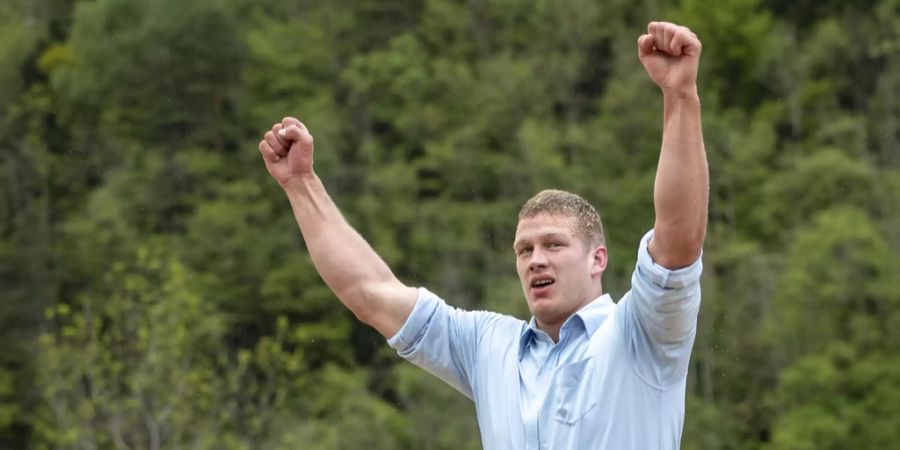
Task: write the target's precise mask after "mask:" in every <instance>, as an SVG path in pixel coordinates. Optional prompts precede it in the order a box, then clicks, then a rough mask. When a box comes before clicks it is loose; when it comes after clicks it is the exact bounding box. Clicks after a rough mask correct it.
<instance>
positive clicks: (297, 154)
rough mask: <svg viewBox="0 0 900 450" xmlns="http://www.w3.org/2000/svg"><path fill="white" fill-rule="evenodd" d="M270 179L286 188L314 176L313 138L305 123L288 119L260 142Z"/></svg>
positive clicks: (260, 150) (276, 125)
mask: <svg viewBox="0 0 900 450" xmlns="http://www.w3.org/2000/svg"><path fill="white" fill-rule="evenodd" d="M259 152H260V153H262V157H263V160H265V162H266V169H267V170H268V171H269V175H272V178H274V179H275V181H277V182H278V184H280V185H281V186H282V187H285V186H286V185H287V184H289V183H290V182H291V181H292V180H295V179H302V178H303V177H306V176H311V175H313V168H312V166H313V137H312V135H311V134H309V130H307V129H306V125H304V124H303V122H300V121H299V120H297V119H295V118H293V117H285V118H284V120H282V121H281V123H276V124H274V125H273V126H272V130H271V131H268V132H266V135H265V137H264V138H263V140H261V141H259Z"/></svg>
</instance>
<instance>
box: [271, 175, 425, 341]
mask: <svg viewBox="0 0 900 450" xmlns="http://www.w3.org/2000/svg"><path fill="white" fill-rule="evenodd" d="M283 187H284V190H285V193H286V194H287V196H288V199H289V200H290V203H291V207H292V208H293V211H294V217H295V218H296V220H297V224H298V225H299V226H300V231H301V233H302V234H303V238H304V241H305V242H306V245H307V249H308V250H309V254H310V257H311V258H312V261H313V264H314V265H315V266H316V270H317V271H318V272H319V275H320V276H321V277H322V279H323V280H324V281H325V283H326V284H327V285H328V287H329V288H331V290H332V291H333V292H334V293H335V295H337V296H338V298H340V300H341V302H343V303H344V305H346V306H347V308H349V309H350V310H351V311H352V312H353V313H354V314H355V315H356V316H357V317H359V318H360V319H362V320H364V321H366V322H367V323H369V324H370V325H372V326H374V327H375V328H376V329H378V330H379V331H381V332H382V333H383V334H386V335H389V334H393V332H395V331H396V329H395V328H399V326H400V325H402V321H400V322H399V323H397V322H398V321H397V320H391V321H390V323H382V322H383V318H384V317H385V316H387V317H392V318H401V319H402V318H404V317H405V316H406V315H408V313H409V310H411V309H412V305H413V304H414V302H415V295H416V294H415V289H413V288H409V287H406V286H404V285H403V284H402V283H400V281H399V280H397V278H396V277H395V276H394V274H393V273H392V272H391V270H390V268H389V267H388V266H387V264H386V263H385V262H384V260H382V259H381V257H379V256H378V254H377V253H375V251H374V250H373V249H372V247H371V246H370V245H369V244H368V243H367V242H366V241H365V239H363V237H362V236H360V235H359V233H357V232H356V230H354V229H353V228H352V227H351V226H350V224H349V223H347V221H346V220H345V219H344V217H343V215H342V214H341V212H340V211H339V210H338V208H337V206H336V205H335V204H334V202H333V201H332V200H331V198H330V197H329V195H328V193H327V192H326V191H325V187H324V186H323V184H322V182H321V180H319V178H318V177H317V176H315V175H312V176H309V177H305V178H302V179H297V180H294V181H293V182H292V183H290V185H288V186H283ZM384 297H399V298H388V299H385V298H384ZM398 308H399V309H400V310H401V311H395V310H397V309H398ZM385 310H387V311H385ZM404 311H405V313H406V314H403V312H404Z"/></svg>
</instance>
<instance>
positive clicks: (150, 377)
mask: <svg viewBox="0 0 900 450" xmlns="http://www.w3.org/2000/svg"><path fill="white" fill-rule="evenodd" d="M190 278H191V275H190V273H189V272H187V269H186V268H184V267H183V266H182V265H181V264H179V263H178V262H177V261H174V260H171V259H169V258H167V257H166V256H165V253H164V252H163V253H160V251H158V250H153V249H150V248H148V247H139V249H138V252H137V255H136V258H135V259H134V260H131V261H128V262H117V263H114V264H113V266H112V269H111V270H110V271H109V272H108V273H107V275H106V276H105V277H104V283H103V284H104V288H105V289H104V290H106V291H108V292H109V294H108V295H109V297H106V298H100V297H91V298H84V299H83V300H81V301H80V302H78V303H77V304H75V305H69V304H66V303H62V304H60V305H59V306H57V307H55V308H52V309H49V310H48V311H47V319H48V322H49V323H50V324H52V328H51V329H50V331H48V332H47V333H44V334H42V335H41V337H40V339H39V342H38V348H39V353H38V355H39V356H38V358H37V363H36V364H37V369H38V370H37V372H38V374H39V378H38V387H39V388H40V391H41V397H42V400H43V402H44V405H45V410H44V411H42V414H41V415H40V417H39V419H38V421H37V423H36V432H37V435H38V438H39V440H40V441H42V442H44V443H46V445H48V446H50V447H52V448H97V447H103V448H106V447H122V446H127V447H137V448H151V449H155V448H169V447H180V446H185V445H197V446H200V447H202V448H257V447H256V444H253V443H254V442H260V441H262V440H263V439H265V438H266V437H267V430H268V428H269V420H270V419H271V417H272V416H273V415H275V414H276V413H278V412H279V408H281V407H282V406H283V405H284V403H285V401H286V398H287V397H288V395H290V394H291V393H292V392H294V391H295V388H294V384H295V383H294V379H295V377H296V376H297V375H298V374H300V373H301V372H302V370H303V359H302V354H300V353H297V352H290V351H286V350H285V344H286V343H287V341H286V340H285V339H286V338H287V335H288V329H287V328H288V325H287V322H286V321H281V322H279V326H278V333H277V334H276V335H275V336H274V337H272V338H263V339H261V340H260V341H259V342H258V343H257V345H256V346H255V348H253V349H247V350H240V351H238V352H237V353H236V354H234V355H229V354H228V353H225V354H219V353H218V352H217V351H216V350H217V348H218V345H219V344H218V341H219V340H220V339H221V338H222V335H223V331H224V329H223V327H222V326H223V324H224V322H223V320H222V318H221V316H220V315H218V314H216V313H215V312H214V310H212V309H211V305H210V304H208V303H205V302H204V301H203V300H204V299H203V298H201V296H200V295H198V294H197V293H196V292H195V291H194V290H193V289H192V285H191V282H190V281H189V280H190Z"/></svg>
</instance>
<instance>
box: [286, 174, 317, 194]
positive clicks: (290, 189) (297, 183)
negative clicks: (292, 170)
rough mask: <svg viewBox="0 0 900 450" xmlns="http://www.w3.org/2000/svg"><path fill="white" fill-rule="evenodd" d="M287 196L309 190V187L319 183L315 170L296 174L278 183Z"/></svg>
mask: <svg viewBox="0 0 900 450" xmlns="http://www.w3.org/2000/svg"><path fill="white" fill-rule="evenodd" d="M278 184H279V186H281V189H282V190H284V192H285V193H286V194H288V196H290V195H291V194H298V193H302V192H306V191H309V189H310V187H312V186H315V185H319V184H321V181H320V180H319V177H318V176H317V175H316V174H315V172H309V173H306V174H302V175H297V176H294V177H291V178H290V179H287V180H285V181H284V182H280V183H278Z"/></svg>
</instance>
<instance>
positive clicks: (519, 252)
mask: <svg viewBox="0 0 900 450" xmlns="http://www.w3.org/2000/svg"><path fill="white" fill-rule="evenodd" d="M530 253H531V247H522V248H520V249H519V250H517V251H516V255H519V256H526V255H528V254H530Z"/></svg>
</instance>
